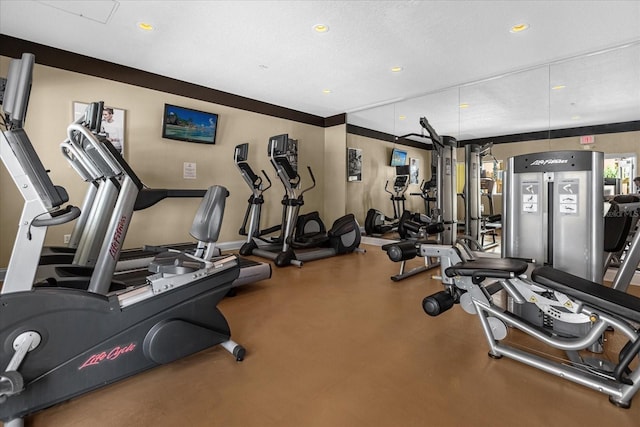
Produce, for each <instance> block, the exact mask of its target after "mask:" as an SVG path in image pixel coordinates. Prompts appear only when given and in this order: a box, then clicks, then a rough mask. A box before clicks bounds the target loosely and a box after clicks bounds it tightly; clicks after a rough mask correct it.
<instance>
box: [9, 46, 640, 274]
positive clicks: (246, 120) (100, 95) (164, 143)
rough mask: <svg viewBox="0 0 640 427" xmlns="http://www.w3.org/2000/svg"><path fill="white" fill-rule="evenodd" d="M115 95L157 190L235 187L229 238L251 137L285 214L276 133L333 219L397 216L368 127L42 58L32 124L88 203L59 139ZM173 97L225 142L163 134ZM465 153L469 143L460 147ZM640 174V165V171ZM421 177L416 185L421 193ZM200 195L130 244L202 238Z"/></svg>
mask: <svg viewBox="0 0 640 427" xmlns="http://www.w3.org/2000/svg"><path fill="white" fill-rule="evenodd" d="M7 67H8V58H6V57H0V75H6V73H7ZM99 100H102V101H105V103H106V104H107V105H111V106H115V107H118V108H122V109H124V110H126V115H127V116H126V133H125V138H126V148H125V157H126V159H127V160H128V161H129V163H130V164H131V166H132V167H133V169H134V170H135V172H136V173H137V174H138V176H139V177H140V178H141V179H142V181H143V182H144V183H145V184H146V185H147V186H148V187H151V188H192V189H193V188H196V189H204V188H207V187H208V186H210V185H214V184H219V185H223V186H225V187H227V188H228V189H229V191H230V193H231V195H230V197H229V198H228V199H227V207H226V210H225V219H224V225H223V230H222V233H221V235H220V241H221V242H229V241H237V240H241V239H243V237H241V236H240V235H239V234H238V229H239V227H240V224H241V222H242V218H243V216H244V212H245V209H246V206H247V199H248V198H249V195H250V191H249V188H248V187H247V185H246V183H245V182H244V181H243V180H242V179H241V177H240V175H239V173H238V171H237V170H236V169H235V166H234V164H233V150H234V147H235V146H236V145H237V144H240V143H243V142H249V143H250V152H249V161H250V163H251V165H252V167H253V168H254V169H255V171H256V172H259V171H260V170H261V169H264V170H265V171H266V172H267V173H268V174H269V176H270V177H271V179H272V181H273V187H272V188H271V189H270V190H268V191H267V192H266V193H265V200H266V203H265V205H264V208H263V222H262V225H263V227H265V226H269V225H274V224H277V223H279V222H280V219H281V208H282V206H281V204H280V200H281V199H282V196H283V193H284V191H283V189H282V185H281V184H280V182H279V181H278V180H277V178H276V176H275V174H274V172H273V168H272V167H271V165H270V164H269V161H268V158H267V155H266V146H267V141H268V138H269V137H270V136H273V135H277V134H281V133H288V134H289V136H290V137H291V138H294V139H297V140H298V141H299V160H298V165H299V170H300V173H301V176H302V186H304V187H306V186H308V185H310V179H309V177H308V174H307V173H306V166H307V165H309V166H311V168H312V169H313V171H314V174H315V177H316V181H317V184H316V188H314V189H313V190H311V191H309V192H308V193H307V194H305V206H304V207H303V210H302V211H303V212H310V211H313V210H318V211H320V214H321V216H322V218H323V220H324V221H325V222H326V225H327V227H330V226H331V224H332V222H333V221H334V220H335V219H337V218H338V217H340V216H342V215H344V214H345V213H348V212H352V213H354V214H355V216H356V219H357V220H358V222H359V223H360V225H361V226H363V225H364V219H365V216H366V212H367V211H368V210H369V209H370V208H375V209H378V210H381V211H383V212H384V213H386V214H387V215H392V214H393V209H392V206H391V201H390V200H389V197H390V196H389V194H387V193H385V192H384V185H385V181H386V180H390V181H391V182H390V185H391V184H393V182H392V179H393V176H394V172H395V169H394V168H393V167H390V166H388V164H389V157H390V153H391V149H392V148H393V146H394V145H395V144H393V143H390V142H385V141H380V140H377V139H372V138H367V137H363V136H359V135H353V134H347V133H346V125H339V126H333V127H330V128H326V129H324V128H320V127H317V126H312V125H307V124H302V123H298V122H293V121H290V120H284V119H279V118H274V117H270V116H265V115H262V114H257V113H251V112H247V111H243V110H239V109H235V108H230V107H224V106H221V105H217V104H212V103H208V102H204V101H198V100H194V99H190V98H186V97H181V96H177V95H171V94H167V93H164V92H159V91H154V90H150V89H144V88H140V87H136V86H131V85H127V84H122V83H117V82H113V81H109V80H105V79H100V78H96V77H91V76H86V75H82V74H77V73H72V72H68V71H64V70H59V69H56V68H51V67H45V66H41V65H36V67H35V70H34V83H33V88H32V93H31V99H30V102H29V112H28V117H27V124H26V130H27V133H28V135H29V136H30V138H31V140H32V143H33V144H34V146H35V148H36V150H37V151H38V153H39V155H40V157H41V158H42V160H43V163H44V165H45V167H46V168H47V169H50V170H51V177H52V179H53V182H54V183H56V184H57V185H62V186H64V187H65V188H66V189H67V191H68V192H69V195H70V199H71V203H73V204H76V205H80V204H81V203H82V198H83V196H84V193H85V191H86V184H85V183H83V182H82V181H81V180H80V179H79V177H78V176H77V175H76V174H75V173H74V172H73V170H72V169H71V167H70V166H68V165H67V163H66V161H65V160H64V159H63V158H62V155H61V154H60V149H59V144H60V143H61V142H62V141H63V140H64V138H65V136H66V127H67V125H68V124H69V123H70V122H71V120H72V111H71V109H72V103H73V101H81V102H92V101H99ZM164 103H171V104H177V105H181V106H184V107H189V108H195V109H199V110H204V111H210V112H215V113H218V114H219V115H220V124H219V128H218V135H217V143H216V145H214V146H208V145H201V144H189V143H183V142H177V141H172V140H167V139H162V138H161V137H160V132H161V129H160V127H161V119H162V112H163V106H164ZM578 141H579V138H578V137H571V138H562V139H553V140H542V141H530V142H517V143H510V144H498V145H495V146H494V147H493V149H492V152H493V154H494V155H495V157H496V158H498V159H499V160H505V161H506V159H507V158H508V157H511V156H513V155H517V154H524V153H533V152H540V151H551V150H579V149H584V147H582V146H580V144H579V142H578ZM347 147H351V148H360V149H362V154H363V165H362V175H363V180H362V182H347V181H346V148H347ZM402 148H403V149H406V151H407V152H408V154H409V157H410V158H418V159H420V176H419V180H423V179H429V178H430V171H429V165H430V162H431V153H430V151H428V150H420V149H416V148H412V147H406V146H402ZM587 149H594V150H599V151H603V152H605V153H636V154H637V155H638V157H639V158H640V132H627V133H619V134H609V135H597V136H596V144H595V145H593V146H588V147H587ZM457 156H458V161H463V160H464V150H463V149H461V150H459V151H458V153H457ZM184 162H195V163H196V165H197V179H183V177H182V169H183V163H184ZM638 175H640V173H638ZM418 191H419V186H418V185H417V184H412V185H410V186H409V190H408V192H407V193H411V192H418ZM0 203H2V209H0V266H4V265H7V263H8V261H9V256H10V252H11V249H12V247H13V241H14V239H15V230H16V223H17V221H18V219H19V217H20V212H21V209H22V206H23V200H22V198H21V196H20V193H19V192H18V191H17V190H16V188H15V185H14V183H13V181H12V180H11V178H10V176H9V174H8V173H7V172H6V170H5V168H4V167H2V168H0ZM197 206H198V200H191V199H175V200H165V201H163V202H161V203H159V204H158V205H156V206H154V207H152V208H149V209H147V210H145V211H140V212H136V214H135V215H134V217H133V221H132V224H131V228H130V231H129V234H128V236H127V239H126V242H125V247H138V246H141V245H143V244H160V243H166V242H183V241H191V240H193V239H192V238H191V237H190V236H189V235H188V229H189V227H190V224H191V220H192V218H193V214H194V213H195V210H196V209H197ZM406 208H407V209H409V210H411V211H418V212H423V211H424V203H423V201H422V199H421V198H419V197H417V196H409V195H407V202H406ZM501 209H502V207H501V197H500V196H497V197H496V210H497V211H498V212H501ZM71 229H72V224H66V225H62V226H58V227H52V228H51V229H50V230H49V233H48V236H47V240H46V244H48V245H61V244H62V243H63V236H64V234H69V233H70V232H71Z"/></svg>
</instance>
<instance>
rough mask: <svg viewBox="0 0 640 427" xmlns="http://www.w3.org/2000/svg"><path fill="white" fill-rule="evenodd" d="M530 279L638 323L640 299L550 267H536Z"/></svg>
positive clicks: (639, 318)
mask: <svg viewBox="0 0 640 427" xmlns="http://www.w3.org/2000/svg"><path fill="white" fill-rule="evenodd" d="M531 278H532V279H533V280H534V281H535V282H537V283H540V284H541V285H544V286H547V287H549V288H552V289H555V290H557V291H559V292H562V293H564V294H567V295H569V296H572V297H575V298H576V299H578V300H580V301H582V302H584V303H586V304H589V305H593V306H595V307H598V308H600V309H602V310H604V311H607V312H609V313H611V314H615V315H621V316H624V317H626V318H627V319H630V320H633V321H635V322H640V298H637V297H635V296H633V295H631V294H627V293H625V292H621V291H618V290H616V289H611V288H609V287H606V286H603V285H600V284H598V283H595V282H592V281H590V280H586V279H583V278H581V277H578V276H574V275H573V274H569V273H566V272H564V271H560V270H557V269H555V268H552V267H548V266H544V267H538V268H536V269H534V270H533V272H532V273H531Z"/></svg>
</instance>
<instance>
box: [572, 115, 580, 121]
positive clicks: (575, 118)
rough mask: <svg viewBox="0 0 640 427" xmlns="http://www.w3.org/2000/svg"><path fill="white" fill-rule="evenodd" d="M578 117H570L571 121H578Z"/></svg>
mask: <svg viewBox="0 0 640 427" xmlns="http://www.w3.org/2000/svg"><path fill="white" fill-rule="evenodd" d="M579 118H580V116H571V120H578V119H579Z"/></svg>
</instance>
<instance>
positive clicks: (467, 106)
mask: <svg viewBox="0 0 640 427" xmlns="http://www.w3.org/2000/svg"><path fill="white" fill-rule="evenodd" d="M460 108H469V104H467V103H466V102H463V103H462V104H460Z"/></svg>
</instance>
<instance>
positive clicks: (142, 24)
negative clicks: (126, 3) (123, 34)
mask: <svg viewBox="0 0 640 427" xmlns="http://www.w3.org/2000/svg"><path fill="white" fill-rule="evenodd" d="M138 28H140V29H141V30H143V31H153V25H152V24H149V23H148V22H138Z"/></svg>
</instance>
